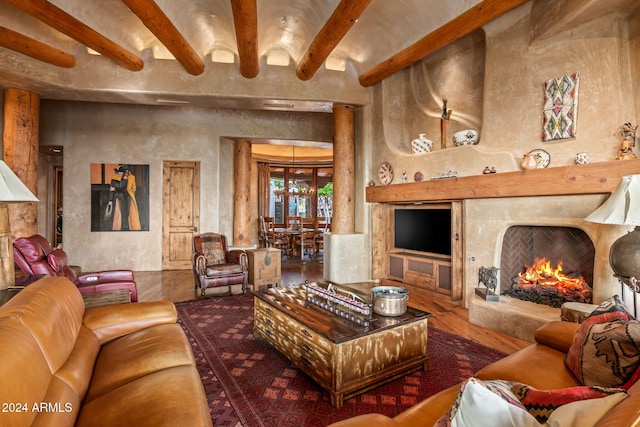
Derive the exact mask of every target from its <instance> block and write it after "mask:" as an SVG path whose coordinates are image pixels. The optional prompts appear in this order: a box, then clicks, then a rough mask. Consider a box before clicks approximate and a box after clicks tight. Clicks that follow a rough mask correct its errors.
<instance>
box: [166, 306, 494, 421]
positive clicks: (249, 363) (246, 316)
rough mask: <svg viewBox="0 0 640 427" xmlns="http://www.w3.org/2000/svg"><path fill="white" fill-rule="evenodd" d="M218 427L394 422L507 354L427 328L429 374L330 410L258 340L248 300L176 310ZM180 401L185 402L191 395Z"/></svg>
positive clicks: (325, 399)
mask: <svg viewBox="0 0 640 427" xmlns="http://www.w3.org/2000/svg"><path fill="white" fill-rule="evenodd" d="M176 306H177V308H178V314H179V322H180V324H181V325H182V326H183V328H184V330H185V332H186V334H187V336H188V338H189V341H190V342H191V345H192V346H193V351H194V354H195V357H196V360H197V364H198V369H199V371H200V376H201V378H202V383H203V384H204V388H205V391H206V394H207V397H208V399H209V408H210V410H211V417H212V419H213V424H214V426H216V427H218V426H230V427H241V426H244V427H254V426H273V427H283V426H290V427H303V426H318V427H320V426H326V425H328V424H331V423H332V422H335V421H339V420H342V419H345V418H350V417H353V416H355V415H358V414H364V413H369V412H378V413H382V414H386V415H388V416H391V417H392V416H394V415H396V414H398V413H400V412H402V411H404V410H405V409H407V408H409V407H410V406H412V405H414V404H415V403H417V402H419V401H421V400H423V399H425V398H427V397H429V396H431V395H432V394H434V393H437V392H438V391H440V390H442V389H444V388H447V387H449V386H451V385H454V384H456V383H458V382H460V381H462V380H463V379H466V378H467V377H469V376H471V375H473V373H474V372H475V371H477V370H478V369H480V368H482V367H484V366H486V365H488V364H489V363H492V362H494V361H496V360H498V359H500V358H502V357H504V356H505V354H504V353H501V352H499V351H496V350H494V349H492V348H489V347H486V346H483V345H480V344H477V343H475V342H473V341H470V340H467V339H464V338H460V337H457V336H455V335H452V334H450V333H448V332H444V331H442V330H439V329H436V328H433V327H429V339H428V346H429V370H428V371H427V372H424V371H418V372H414V373H412V374H409V375H406V376H405V377H403V378H399V379H397V380H395V381H392V382H390V383H388V384H385V385H382V386H380V387H378V388H375V389H373V390H370V391H368V392H366V393H364V394H361V395H358V396H356V397H353V398H351V399H349V400H346V401H345V402H344V405H343V406H342V407H341V408H340V409H336V408H334V407H333V406H331V404H330V402H329V395H328V393H326V392H325V391H324V390H323V389H322V388H320V387H319V386H318V385H317V384H316V383H315V382H313V380H311V379H310V378H309V377H307V376H306V375H305V374H304V373H303V372H302V371H300V370H298V369H297V368H296V367H295V366H294V365H293V364H292V363H291V362H289V360H287V359H286V358H285V357H284V356H282V355H281V354H280V353H278V352H277V351H276V350H274V349H273V348H272V347H271V346H269V344H267V343H266V341H264V340H261V339H254V338H253V334H252V331H253V296H252V295H251V294H246V295H235V296H229V297H220V298H209V299H205V300H198V301H190V302H185V303H178V304H176ZM181 398H184V399H188V396H182V397H181Z"/></svg>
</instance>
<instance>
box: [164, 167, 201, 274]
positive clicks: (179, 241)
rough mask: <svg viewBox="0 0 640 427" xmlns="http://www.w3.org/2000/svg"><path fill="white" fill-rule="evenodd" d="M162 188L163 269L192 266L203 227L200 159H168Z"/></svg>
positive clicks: (188, 267) (180, 268) (178, 268)
mask: <svg viewBox="0 0 640 427" xmlns="http://www.w3.org/2000/svg"><path fill="white" fill-rule="evenodd" d="M162 189H163V193H162V194H163V196H162V205H163V208H162V269H163V270H182V269H190V268H192V266H193V264H192V257H193V236H194V235H195V234H198V229H199V226H200V162H175V161H165V162H164V164H163V175H162Z"/></svg>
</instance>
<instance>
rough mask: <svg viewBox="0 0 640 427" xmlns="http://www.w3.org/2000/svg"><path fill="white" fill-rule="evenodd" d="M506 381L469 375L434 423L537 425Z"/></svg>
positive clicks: (493, 426) (479, 426)
mask: <svg viewBox="0 0 640 427" xmlns="http://www.w3.org/2000/svg"><path fill="white" fill-rule="evenodd" d="M510 388H511V383H510V382H509V381H502V380H492V381H482V380H479V379H477V378H473V377H471V378H469V379H468V380H466V381H465V382H464V383H462V386H461V387H460V392H459V393H458V397H457V398H456V400H455V402H454V403H453V405H452V406H451V409H450V410H449V412H448V413H447V414H446V415H445V416H443V417H442V418H441V419H440V420H438V422H437V423H436V424H435V426H434V427H448V426H454V427H482V426H491V427H512V426H522V427H539V426H540V424H539V423H538V422H537V421H536V419H535V418H534V417H533V416H532V415H531V414H529V413H528V412H527V410H526V409H525V408H524V407H523V406H522V405H521V404H520V402H519V401H518V399H517V398H516V397H515V396H514V395H513V393H512V392H511V390H510Z"/></svg>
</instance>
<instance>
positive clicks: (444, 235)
mask: <svg viewBox="0 0 640 427" xmlns="http://www.w3.org/2000/svg"><path fill="white" fill-rule="evenodd" d="M393 240H394V242H393V246H394V247H395V248H396V249H407V250H412V251H420V252H430V253H434V254H440V255H451V209H449V208H437V209H396V210H395V211H394V233H393Z"/></svg>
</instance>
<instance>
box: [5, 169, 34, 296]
mask: <svg viewBox="0 0 640 427" xmlns="http://www.w3.org/2000/svg"><path fill="white" fill-rule="evenodd" d="M37 201H38V199H37V198H36V196H34V195H33V193H32V192H31V191H29V189H28V188H27V186H26V185H24V184H23V183H22V181H20V178H18V177H17V176H16V174H15V173H13V171H12V170H11V169H10V168H9V166H7V164H6V163H5V162H4V161H2V160H0V290H3V289H7V288H8V287H9V286H13V285H14V284H15V279H16V274H15V265H14V261H13V246H12V243H13V242H12V241H11V225H10V223H9V207H8V206H7V205H8V203H28V202H37Z"/></svg>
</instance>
